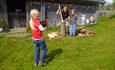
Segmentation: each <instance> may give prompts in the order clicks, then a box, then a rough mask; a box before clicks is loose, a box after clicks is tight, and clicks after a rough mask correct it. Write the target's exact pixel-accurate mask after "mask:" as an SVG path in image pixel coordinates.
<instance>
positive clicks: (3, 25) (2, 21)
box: [0, 20, 6, 28]
mask: <svg viewBox="0 0 115 70" xmlns="http://www.w3.org/2000/svg"><path fill="white" fill-rule="evenodd" d="M5 25H6V22H5V21H4V20H0V28H4V27H5Z"/></svg>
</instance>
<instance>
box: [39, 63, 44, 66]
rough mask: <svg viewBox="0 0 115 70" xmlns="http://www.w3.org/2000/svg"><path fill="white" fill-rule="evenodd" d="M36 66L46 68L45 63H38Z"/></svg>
mask: <svg viewBox="0 0 115 70" xmlns="http://www.w3.org/2000/svg"><path fill="white" fill-rule="evenodd" d="M38 66H46V63H39V64H38Z"/></svg>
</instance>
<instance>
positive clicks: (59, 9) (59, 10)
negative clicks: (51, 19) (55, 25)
mask: <svg viewBox="0 0 115 70" xmlns="http://www.w3.org/2000/svg"><path fill="white" fill-rule="evenodd" d="M56 14H61V6H60V5H59V8H58V10H57V12H56Z"/></svg>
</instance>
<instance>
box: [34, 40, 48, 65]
mask: <svg viewBox="0 0 115 70" xmlns="http://www.w3.org/2000/svg"><path fill="white" fill-rule="evenodd" d="M33 43H34V46H35V62H39V63H41V64H42V63H43V62H44V61H45V57H46V53H47V47H46V43H45V40H44V39H41V40H33ZM40 48H42V53H41V55H40Z"/></svg>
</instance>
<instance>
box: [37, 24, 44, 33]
mask: <svg viewBox="0 0 115 70" xmlns="http://www.w3.org/2000/svg"><path fill="white" fill-rule="evenodd" d="M38 28H39V30H40V31H44V30H45V29H46V27H43V26H42V25H41V24H40V25H39V26H38Z"/></svg>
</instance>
